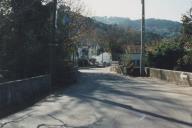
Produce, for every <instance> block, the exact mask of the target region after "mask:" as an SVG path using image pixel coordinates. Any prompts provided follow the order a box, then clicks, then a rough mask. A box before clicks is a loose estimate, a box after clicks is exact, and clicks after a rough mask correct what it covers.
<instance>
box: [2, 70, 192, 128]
mask: <svg viewBox="0 0 192 128" xmlns="http://www.w3.org/2000/svg"><path fill="white" fill-rule="evenodd" d="M80 71H81V77H80V80H79V83H78V84H76V85H73V86H71V87H70V88H68V89H65V90H64V91H63V90H60V92H58V93H55V94H54V95H51V96H49V97H48V98H46V99H44V100H43V101H41V102H39V103H37V104H36V105H34V106H33V107H30V108H28V109H26V110H24V111H22V112H19V113H16V114H14V115H11V116H9V117H7V118H4V119H2V120H0V128H190V127H192V89H191V88H180V87H178V86H174V85H171V84H166V83H164V82H160V81H155V80H151V79H149V78H129V77H123V76H120V75H116V74H113V73H109V72H108V70H107V69H82V70H80Z"/></svg>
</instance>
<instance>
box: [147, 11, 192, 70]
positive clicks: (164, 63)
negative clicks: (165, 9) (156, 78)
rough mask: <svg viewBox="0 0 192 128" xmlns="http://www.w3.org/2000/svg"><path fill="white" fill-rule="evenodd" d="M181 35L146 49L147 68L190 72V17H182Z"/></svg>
mask: <svg viewBox="0 0 192 128" xmlns="http://www.w3.org/2000/svg"><path fill="white" fill-rule="evenodd" d="M182 25H183V28H182V30H183V33H182V35H181V36H179V37H177V38H176V39H168V40H162V42H161V43H160V44H159V45H156V47H154V48H152V49H150V48H149V49H148V55H147V56H148V60H147V64H148V66H152V67H156V68H163V69H171V70H183V71H190V72H192V16H191V15H189V14H185V15H183V16H182Z"/></svg>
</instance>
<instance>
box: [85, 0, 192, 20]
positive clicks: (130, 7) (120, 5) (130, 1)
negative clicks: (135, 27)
mask: <svg viewBox="0 0 192 128" xmlns="http://www.w3.org/2000/svg"><path fill="white" fill-rule="evenodd" d="M82 1H83V3H84V5H85V7H86V8H87V10H89V12H90V13H89V14H91V16H117V17H128V18H130V19H141V0H82ZM145 4H146V10H145V11H146V18H158V19H167V20H173V21H180V20H181V15H182V14H184V13H186V12H187V11H188V10H189V9H190V7H192V0H145Z"/></svg>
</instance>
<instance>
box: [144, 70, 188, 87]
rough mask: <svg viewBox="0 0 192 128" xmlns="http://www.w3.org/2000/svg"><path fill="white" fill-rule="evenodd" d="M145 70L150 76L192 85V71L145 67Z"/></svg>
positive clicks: (182, 84)
mask: <svg viewBox="0 0 192 128" xmlns="http://www.w3.org/2000/svg"><path fill="white" fill-rule="evenodd" d="M146 71H148V74H149V76H150V77H152V78H157V79H160V80H165V81H168V82H171V83H175V84H177V85H179V86H188V87H192V73H190V72H182V71H173V70H165V69H156V68H146Z"/></svg>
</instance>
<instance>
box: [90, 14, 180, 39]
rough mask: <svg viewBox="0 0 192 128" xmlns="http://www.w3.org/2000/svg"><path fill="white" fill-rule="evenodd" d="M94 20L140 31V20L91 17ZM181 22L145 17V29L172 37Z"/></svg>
mask: <svg viewBox="0 0 192 128" xmlns="http://www.w3.org/2000/svg"><path fill="white" fill-rule="evenodd" d="M92 18H93V19H95V20H96V21H99V22H102V23H105V24H116V25H119V26H121V27H124V28H132V29H135V30H138V31H140V29H141V20H131V19H129V18H123V17H98V16H96V17H92ZM181 27H182V24H181V23H179V22H176V21H170V20H162V19H152V18H151V19H146V31H147V32H153V33H155V34H159V35H161V36H162V37H174V36H178V35H180V33H181Z"/></svg>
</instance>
